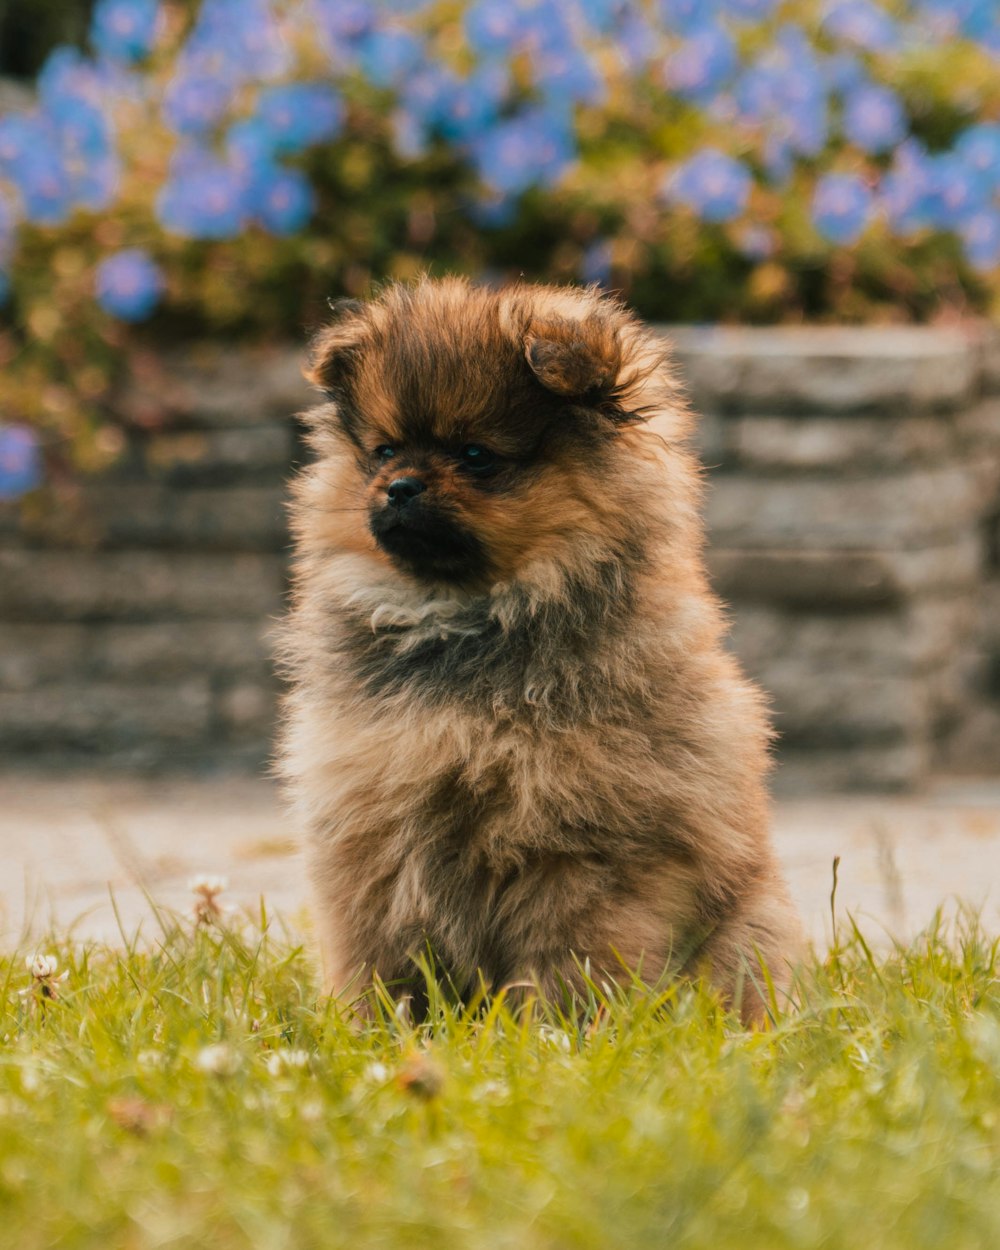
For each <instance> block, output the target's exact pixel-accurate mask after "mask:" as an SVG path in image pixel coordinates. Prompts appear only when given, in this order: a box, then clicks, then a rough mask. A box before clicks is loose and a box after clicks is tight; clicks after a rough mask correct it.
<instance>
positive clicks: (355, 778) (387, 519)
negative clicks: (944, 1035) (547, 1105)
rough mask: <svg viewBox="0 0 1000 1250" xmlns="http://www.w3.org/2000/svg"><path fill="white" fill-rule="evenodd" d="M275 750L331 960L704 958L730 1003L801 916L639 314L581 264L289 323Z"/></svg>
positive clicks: (750, 992)
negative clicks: (560, 276)
mask: <svg viewBox="0 0 1000 1250" xmlns="http://www.w3.org/2000/svg"><path fill="white" fill-rule="evenodd" d="M310 378H311V381H312V382H313V383H314V384H315V385H316V386H317V387H318V388H319V389H320V390H321V391H322V392H323V393H324V395H325V396H326V399H327V401H328V402H326V403H325V404H324V405H322V406H321V407H319V408H317V409H315V410H314V411H313V412H311V413H310V414H309V415H308V421H309V426H310V429H311V436H310V437H311V444H312V447H313V449H314V451H315V453H316V460H315V463H314V464H313V465H312V466H311V467H309V468H307V469H306V470H305V471H304V472H303V473H302V474H301V476H300V477H299V479H298V481H297V483H296V485H295V491H294V503H293V510H292V516H293V525H294V534H295V540H296V548H297V560H296V571H295V578H294V591H293V605H294V606H293V610H292V612H291V616H290V620H289V622H288V625H287V628H286V638H285V655H286V660H287V667H288V670H289V674H290V677H291V681H292V687H291V693H290V695H289V697H288V700H287V707H286V712H287V716H286V724H285V728H284V734H283V747H282V755H281V765H280V767H281V770H282V772H283V774H284V777H285V779H286V781H287V785H288V787H289V789H290V791H291V794H292V796H293V800H294V803H295V805H296V806H297V808H298V812H299V815H300V818H301V822H302V824H303V825H304V827H305V829H306V830H307V831H308V835H309V847H310V858H311V876H312V884H313V887H314V892H315V901H316V913H317V921H318V926H319V931H320V939H321V947H322V953H323V960H324V965H325V977H326V985H327V988H328V989H329V990H330V991H331V992H334V993H344V992H347V993H349V994H350V995H351V996H358V995H360V994H361V993H362V991H363V990H364V988H365V987H366V985H367V984H368V983H369V981H370V978H371V975H372V973H375V972H377V973H378V975H379V976H380V977H381V978H382V979H383V980H384V981H386V982H390V983H393V984H394V985H395V986H396V987H397V989H399V990H402V991H403V992H406V993H411V994H413V995H415V996H416V997H417V998H418V999H419V997H420V984H421V981H420V978H419V977H418V976H417V972H416V968H415V965H414V956H415V955H416V954H419V953H420V952H421V950H423V949H425V948H426V947H427V946H428V945H429V947H430V948H431V950H432V951H433V953H434V956H435V959H436V961H437V963H438V965H439V966H440V967H442V968H443V969H444V970H445V971H446V972H447V974H448V976H449V977H450V979H451V980H452V982H453V983H454V984H455V985H456V986H458V987H459V988H460V990H462V991H463V992H469V993H471V992H473V991H475V989H476V987H477V986H478V985H479V982H480V978H482V979H484V980H485V981H486V983H487V984H489V985H492V986H493V987H495V988H499V987H502V986H504V985H507V984H509V983H511V982H523V981H525V980H530V981H533V982H535V983H537V984H538V985H539V986H540V988H541V989H542V991H543V992H545V993H558V992H562V991H564V990H565V989H566V987H569V988H571V989H572V988H579V987H580V985H581V982H582V980H583V978H584V977H585V975H586V972H585V970H586V969H589V972H590V975H592V976H595V977H598V978H607V977H613V978H619V979H620V978H621V977H622V976H623V975H624V970H626V969H628V970H637V971H639V972H640V973H641V975H642V976H643V977H644V978H645V979H647V980H656V979H658V978H659V977H660V976H662V975H663V974H664V973H665V972H668V973H679V974H683V975H699V974H706V975H708V976H709V977H710V978H711V980H712V981H713V983H714V984H715V985H716V986H717V987H718V989H719V990H720V991H721V993H722V995H723V996H724V998H725V999H726V1000H727V1001H728V1002H729V1003H730V1004H733V1005H735V1006H737V1007H738V1008H739V1009H740V1010H741V1012H742V1015H743V1017H744V1019H745V1020H746V1021H747V1022H752V1021H756V1020H759V1019H761V1018H762V1015H763V1013H764V1011H765V1001H764V997H763V991H762V988H761V987H762V986H763V985H764V978H763V976H762V973H761V966H760V965H761V962H762V961H763V963H765V964H766V967H767V969H768V971H769V975H770V977H771V978H772V979H773V981H774V982H775V983H777V985H778V987H779V989H780V988H783V987H785V986H786V985H787V983H788V980H789V975H790V972H789V965H790V963H791V962H792V960H793V959H794V957H795V953H796V951H797V948H798V944H799V940H800V930H799V923H798V920H797V918H796V915H795V913H794V910H793V908H792V906H791V904H790V902H789V898H788V894H787V890H786V887H785V885H784V882H783V881H782V879H781V876H780V873H779V871H778V868H777V866H776V864H775V859H774V855H773V852H772V849H771V845H770V841H769V833H768V801H767V794H766V790H765V778H766V774H767V771H768V738H769V729H768V723H767V718H766V716H765V712H764V707H763V704H762V699H761V696H760V694H759V693H758V691H757V690H756V689H755V688H754V687H753V686H752V685H751V684H750V683H749V682H748V681H747V680H746V679H745V678H744V677H743V676H742V675H741V673H740V671H739V669H738V668H737V665H736V663H735V661H734V660H733V659H732V657H731V656H730V655H728V654H727V652H726V651H725V650H724V649H723V644H722V638H723V634H724V622H723V616H722V612H721V608H720V604H719V603H718V601H717V600H716V598H715V597H714V596H713V594H712V593H711V591H710V590H709V588H708V585H707V582H706V576H705V571H704V568H703V564H702V555H701V549H702V525H701V520H700V516H699V504H700V488H699V475H698V468H697V466H696V462H695V460H694V459H693V457H692V455H691V453H690V452H689V451H688V450H687V448H686V447H685V443H684V439H685V436H686V435H687V433H688V425H689V418H688V414H687V412H686V410H685V407H684V404H683V402H682V401H681V399H680V398H679V396H678V391H677V388H676V385H675V382H674V380H673V378H672V376H671V373H670V370H669V367H668V364H667V361H666V348H665V345H664V342H663V340H662V339H660V338H659V337H656V336H654V335H653V334H651V333H650V332H649V331H647V330H646V329H644V328H643V326H642V325H641V324H640V323H639V322H638V321H637V320H636V319H635V318H634V317H633V316H631V315H630V314H629V313H628V312H626V311H625V310H624V309H623V308H622V306H621V305H620V304H618V303H616V302H614V301H612V300H609V299H605V298H603V297H601V296H600V295H598V294H597V293H595V292H594V291H589V290H587V291H585V290H575V289H559V288H555V287H533V286H517V287H514V288H511V289H507V290H504V291H500V292H496V291H490V290H485V289H479V288H476V287H474V286H470V285H468V284H467V283H465V282H464V281H460V280H455V279H449V280H446V281H440V282H435V281H423V282H421V283H419V284H418V285H416V286H402V285H397V286H390V287H389V288H388V289H386V290H384V291H383V292H382V294H381V295H379V296H378V297H377V298H376V299H374V300H373V301H372V302H370V303H367V304H360V303H357V302H354V301H350V302H347V303H345V304H343V305H340V306H337V309H336V317H335V320H334V321H333V324H331V325H330V326H328V327H327V328H326V329H324V330H323V331H322V332H321V333H320V334H319V335H318V337H317V338H316V340H315V343H314V353H313V360H312V365H311V371H310Z"/></svg>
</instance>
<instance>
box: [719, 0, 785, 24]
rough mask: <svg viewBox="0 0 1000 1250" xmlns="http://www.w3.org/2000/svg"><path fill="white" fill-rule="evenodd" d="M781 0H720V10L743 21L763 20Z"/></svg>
mask: <svg viewBox="0 0 1000 1250" xmlns="http://www.w3.org/2000/svg"><path fill="white" fill-rule="evenodd" d="M780 3H781V0H721V4H722V11H723V12H724V13H727V14H729V15H731V16H732V17H737V18H740V19H741V20H742V21H745V22H763V21H765V20H766V19H767V18H769V17H770V16H771V15H772V14H773V13H774V11H775V9H777V7H778V5H779V4H780Z"/></svg>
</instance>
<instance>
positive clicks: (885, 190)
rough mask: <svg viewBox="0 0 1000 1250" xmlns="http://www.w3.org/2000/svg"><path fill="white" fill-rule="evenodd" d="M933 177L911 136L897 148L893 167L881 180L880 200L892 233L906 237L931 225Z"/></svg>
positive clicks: (926, 158) (924, 153)
mask: <svg viewBox="0 0 1000 1250" xmlns="http://www.w3.org/2000/svg"><path fill="white" fill-rule="evenodd" d="M934 188H935V176H934V169H933V164H932V162H931V159H930V157H929V156H928V154H927V151H926V149H925V148H924V147H922V145H920V144H919V143H917V142H916V141H915V140H913V139H908V140H906V142H904V143H902V144H900V146H899V147H898V148H897V149H896V156H895V162H894V164H893V167H892V169H891V170H890V171H889V173H887V174H886V176H885V177H884V178H883V179H882V187H881V193H880V200H881V205H882V208H883V209H884V211H885V213H886V216H887V218H888V221H889V225H890V227H891V228H892V230H893V231H895V233H897V234H899V235H902V236H904V237H905V236H906V235H911V234H914V233H916V232H917V231H918V230H923V229H925V228H926V227H928V226H929V225H931V223H932V220H933V215H934V210H933V200H934Z"/></svg>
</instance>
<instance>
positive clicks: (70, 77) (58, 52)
mask: <svg viewBox="0 0 1000 1250" xmlns="http://www.w3.org/2000/svg"><path fill="white" fill-rule="evenodd" d="M36 85H37V87H38V98H39V99H40V100H41V102H42V104H43V105H44V106H46V107H47V108H52V107H53V106H56V105H59V104H62V103H64V102H66V101H75V100H86V101H87V102H88V103H90V104H92V105H93V104H100V103H101V100H102V97H103V95H104V92H105V87H106V75H102V74H101V72H99V71H98V69H97V68H96V66H95V65H94V64H93V63H92V62H91V61H88V60H87V58H86V57H85V56H84V55H83V53H82V52H80V51H79V49H78V48H70V47H67V46H65V45H63V46H62V47H58V48H55V49H54V50H53V51H52V52H50V53H49V55H48V56H47V57H46V60H45V64H44V65H43V66H42V68H41V70H40V72H39V75H38V80H37V84H36Z"/></svg>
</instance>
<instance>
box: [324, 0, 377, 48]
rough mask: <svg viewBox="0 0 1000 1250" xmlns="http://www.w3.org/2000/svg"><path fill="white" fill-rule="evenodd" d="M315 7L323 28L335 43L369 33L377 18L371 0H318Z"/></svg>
mask: <svg viewBox="0 0 1000 1250" xmlns="http://www.w3.org/2000/svg"><path fill="white" fill-rule="evenodd" d="M315 9H316V17H317V20H318V21H319V24H320V26H321V28H322V29H323V30H324V31H325V32H326V34H327V36H328V37H329V39H330V40H331V42H333V43H334V44H335V45H336V44H340V43H351V42H353V41H355V40H358V39H360V38H362V36H364V35H367V34H368V32H369V31H370V30H372V29H373V27H374V26H375V23H376V19H377V12H376V6H375V5H374V4H373V3H371V0H316V3H315Z"/></svg>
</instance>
